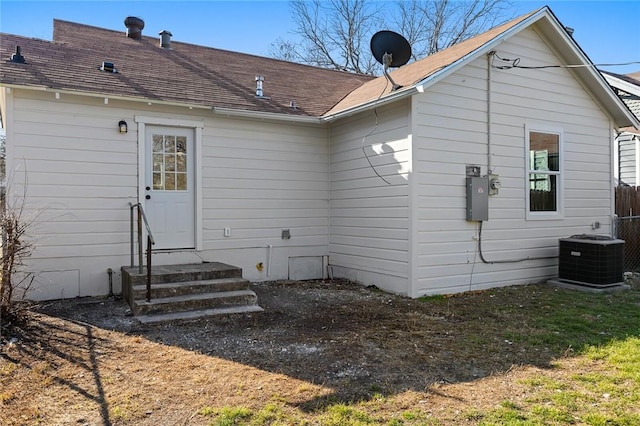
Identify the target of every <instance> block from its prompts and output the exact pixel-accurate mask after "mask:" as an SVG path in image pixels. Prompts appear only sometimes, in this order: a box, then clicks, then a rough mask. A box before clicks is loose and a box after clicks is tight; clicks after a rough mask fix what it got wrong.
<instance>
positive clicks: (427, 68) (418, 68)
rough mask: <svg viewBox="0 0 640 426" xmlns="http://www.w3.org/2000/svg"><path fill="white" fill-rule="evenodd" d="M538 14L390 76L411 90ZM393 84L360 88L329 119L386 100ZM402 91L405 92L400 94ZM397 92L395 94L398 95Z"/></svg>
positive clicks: (377, 83)
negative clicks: (368, 103)
mask: <svg viewBox="0 0 640 426" xmlns="http://www.w3.org/2000/svg"><path fill="white" fill-rule="evenodd" d="M536 12H537V11H534V12H531V13H528V14H526V15H523V16H520V17H519V18H516V19H513V20H511V21H509V22H507V23H506V24H503V25H500V26H498V27H495V28H493V29H491V30H489V31H487V32H485V33H482V34H480V35H478V36H476V37H472V38H470V39H467V40H465V41H462V42H460V43H458V44H456V45H454V46H451V47H449V48H447V49H445V50H441V51H440V52H437V53H434V54H433V55H429V56H427V57H426V58H424V59H421V60H419V61H416V62H413V63H411V64H409V65H405V66H403V67H401V68H398V69H397V70H395V71H393V72H392V73H391V74H390V75H391V78H392V79H393V80H394V81H395V82H396V83H397V84H399V85H401V86H403V87H405V88H410V87H412V86H413V85H415V84H417V83H419V82H420V81H422V80H424V79H425V78H427V77H429V76H430V75H432V74H434V73H436V72H438V71H440V70H441V69H444V68H446V67H448V66H449V65H452V64H453V63H454V62H456V61H458V60H459V59H461V58H463V57H465V56H466V55H468V54H469V53H471V52H473V51H474V50H476V49H478V48H480V47H482V46H483V45H485V44H486V43H488V42H489V41H491V40H493V39H494V38H496V37H497V36H499V35H500V34H502V33H503V32H505V31H507V30H508V29H510V28H512V27H514V26H516V25H517V24H519V23H520V22H522V21H523V20H524V19H526V18H527V17H529V16H531V15H533V14H534V13H536ZM391 89H392V87H391V84H389V83H387V80H386V78H385V77H384V76H382V77H378V78H377V79H375V80H372V81H369V82H367V83H365V84H363V85H362V86H360V87H359V88H357V89H355V90H353V91H352V92H351V93H349V94H348V95H347V96H345V98H344V99H342V100H341V101H340V102H339V103H338V104H337V105H336V106H334V107H333V108H332V109H331V110H329V112H328V113H327V114H326V115H331V114H335V113H338V112H340V111H344V110H348V109H349V108H353V107H356V106H358V105H362V104H365V103H367V102H372V101H374V100H375V99H377V98H380V99H384V97H385V96H388V95H390V94H391ZM401 90H403V89H402V88H401V89H399V90H398V91H401ZM398 91H396V92H398Z"/></svg>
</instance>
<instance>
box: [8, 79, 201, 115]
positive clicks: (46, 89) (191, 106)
mask: <svg viewBox="0 0 640 426" xmlns="http://www.w3.org/2000/svg"><path fill="white" fill-rule="evenodd" d="M0 87H7V88H10V89H22V90H34V91H39V92H50V93H59V94H61V95H72V96H84V97H89V98H102V99H108V100H119V101H127V102H139V103H145V104H147V105H167V106H177V107H182V108H189V109H205V110H211V109H213V108H212V107H211V106H209V105H201V104H190V103H184V102H172V101H162V100H158V99H151V98H142V97H135V96H122V95H114V94H110V93H98V92H84V91H78V90H68V89H56V88H54V87H48V86H34V85H22V84H11V83H9V84H7V83H3V82H0Z"/></svg>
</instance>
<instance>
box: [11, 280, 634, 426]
mask: <svg viewBox="0 0 640 426" xmlns="http://www.w3.org/2000/svg"><path fill="white" fill-rule="evenodd" d="M331 285H332V284H331V283H328V284H326V285H325V284H323V285H322V286H316V287H314V288H311V287H310V286H312V285H311V284H308V283H289V284H288V285H287V286H286V287H279V288H275V289H273V288H269V289H267V288H263V289H260V288H259V289H258V291H262V292H263V293H264V294H262V296H260V294H259V296H260V297H262V300H263V301H264V302H265V303H266V305H265V306H264V307H265V313H264V314H260V315H255V316H252V317H251V318H241V319H238V320H221V319H219V320H216V321H212V322H207V323H199V324H191V325H180V324H172V325H165V326H158V327H156V328H139V329H136V328H132V329H128V330H119V329H117V327H115V328H113V329H106V328H104V327H100V326H99V325H96V324H90V323H87V322H84V321H80V320H78V319H77V318H68V317H63V316H62V315H57V314H51V313H45V312H34V313H32V314H30V316H29V322H27V323H26V324H23V325H16V326H15V327H14V328H13V329H11V330H5V331H8V332H10V333H12V334H11V335H10V336H9V338H8V339H7V340H5V341H4V342H3V344H2V346H1V347H0V349H1V353H0V355H1V357H0V419H2V420H1V421H0V423H2V424H7V425H36V424H46V425H58V424H60V425H63V424H75V425H77V424H87V425H94V424H95V425H159V424H181V425H220V426H222V425H354V426H355V425H458V424H465V425H467V424H468V425H640V289H638V288H634V289H632V290H629V291H622V292H616V293H610V294H592V293H583V292H578V291H571V290H565V289H555V288H552V287H549V286H545V285H540V286H538V285H531V286H519V287H508V288H500V289H492V290H487V291H481V292H469V293H465V294H459V295H454V296H448V297H444V296H434V297H425V298H422V299H419V300H408V299H404V298H401V297H396V296H391V295H388V294H384V293H381V292H377V291H375V290H370V289H363V288H361V287H349V286H343V287H341V290H340V291H344V293H342V294H341V299H340V300H341V302H340V303H344V301H345V300H350V299H348V297H349V294H351V293H353V294H357V298H355V296H354V299H353V300H351V301H350V303H348V304H345V305H339V304H336V302H335V300H334V299H332V301H331V303H332V305H331V306H334V307H335V308H334V309H327V307H326V306H324V305H322V304H321V303H320V302H318V301H321V299H322V297H323V295H325V294H335V293H336V292H335V291H333V290H332V289H331ZM636 287H637V286H636ZM267 292H272V293H271V294H272V295H273V298H274V300H275V299H278V300H279V301H280V303H283V300H282V298H283V297H285V296H284V294H285V293H286V294H287V297H291V298H292V299H296V298H297V300H298V301H299V302H300V301H301V300H303V297H304V296H305V295H306V296H309V297H310V300H314V301H315V302H314V303H315V304H311V305H309V306H316V307H317V309H316V311H314V312H312V310H313V309H312V308H308V307H305V309H301V310H300V311H299V312H295V313H287V312H286V311H285V310H279V308H277V307H275V305H273V306H271V307H269V303H271V302H270V299H269V297H268V294H267ZM327 292H329V293H327ZM311 296H312V297H311ZM69 303H70V302H69ZM300 303H302V302H300ZM69 306H71V305H69ZM81 309H83V308H82V307H79V306H77V305H74V306H73V309H70V310H69V312H76V313H77V312H79V311H80V310H81ZM96 309H97V308H96ZM348 312H351V313H352V314H353V317H349V316H348V315H347V313H348ZM285 314H286V315H289V316H287V317H286V319H285V317H284V315H285ZM313 315H315V316H313ZM358 318H360V319H361V320H362V324H360V325H359V324H357V321H358ZM298 319H299V320H301V321H302V324H304V327H298V326H296V325H295V324H296V321H297V320H298ZM283 323H285V324H284V325H285V326H286V325H287V324H288V325H289V328H279V327H280V326H283ZM205 329H206V332H205V331H204V330H205ZM170 333H177V334H178V335H180V339H178V338H177V337H176V339H177V340H174V341H169V340H168V338H167V337H166V336H167V335H169V334H170ZM11 336H13V337H11ZM234 336H235V338H237V339H240V340H233V338H234ZM9 339H12V340H9ZM236 341H239V342H241V344H240V345H239V347H242V348H243V349H242V350H243V351H244V352H237V349H236V352H231V350H232V346H233V344H234V342H236ZM341 345H342V346H341ZM251 348H255V351H254V352H251ZM385 371H388V372H389V373H388V374H386V373H384V372H385Z"/></svg>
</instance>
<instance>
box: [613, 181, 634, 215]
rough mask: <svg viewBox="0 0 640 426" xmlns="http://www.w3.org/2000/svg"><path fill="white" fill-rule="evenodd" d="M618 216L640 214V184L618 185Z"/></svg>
mask: <svg viewBox="0 0 640 426" xmlns="http://www.w3.org/2000/svg"><path fill="white" fill-rule="evenodd" d="M616 214H617V215H618V217H627V216H640V186H618V187H616Z"/></svg>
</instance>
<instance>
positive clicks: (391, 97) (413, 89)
mask: <svg viewBox="0 0 640 426" xmlns="http://www.w3.org/2000/svg"><path fill="white" fill-rule="evenodd" d="M418 92H422V87H419V86H416V85H415V84H414V85H411V86H407V87H406V88H403V90H401V91H397V92H391V93H390V94H388V95H387V96H385V97H383V98H378V99H375V100H373V101H368V102H365V103H363V104H360V105H356V106H353V107H351V108H347V109H343V110H342V111H338V112H335V113H333V114H327V115H323V116H322V117H320V120H322V121H323V122H329V121H333V120H337V119H339V118H345V117H349V116H351V115H354V114H358V113H360V112H363V111H368V110H370V109H373V108H377V107H379V106H382V105H386V104H388V103H392V102H396V101H398V100H400V99H404V98H407V97H410V96H413V95H414V94H416V93H418Z"/></svg>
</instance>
